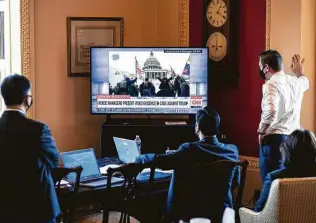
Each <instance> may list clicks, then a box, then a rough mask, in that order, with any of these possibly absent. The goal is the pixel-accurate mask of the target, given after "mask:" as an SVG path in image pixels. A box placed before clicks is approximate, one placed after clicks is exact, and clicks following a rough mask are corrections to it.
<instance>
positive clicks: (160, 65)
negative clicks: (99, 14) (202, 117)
mask: <svg viewBox="0 0 316 223" xmlns="http://www.w3.org/2000/svg"><path fill="white" fill-rule="evenodd" d="M90 58H91V61H90V67H91V113H92V114H132V113H133V114H136V113H137V114H194V113H196V111H197V110H198V109H200V108H202V107H204V106H206V105H207V74H208V71H207V67H208V66H207V63H208V49H207V48H108V47H92V48H91V52H90Z"/></svg>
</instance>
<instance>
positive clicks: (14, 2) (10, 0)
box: [0, 0, 21, 113]
mask: <svg viewBox="0 0 316 223" xmlns="http://www.w3.org/2000/svg"><path fill="white" fill-rule="evenodd" d="M20 27H21V26H20V0H0V81H2V80H3V78H4V77H5V76H6V75H8V74H10V73H21V34H20V32H21V28H20ZM3 109H4V106H3V101H2V100H1V103H0V113H2V111H3Z"/></svg>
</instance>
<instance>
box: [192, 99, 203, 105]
mask: <svg viewBox="0 0 316 223" xmlns="http://www.w3.org/2000/svg"><path fill="white" fill-rule="evenodd" d="M191 105H202V101H201V100H191Z"/></svg>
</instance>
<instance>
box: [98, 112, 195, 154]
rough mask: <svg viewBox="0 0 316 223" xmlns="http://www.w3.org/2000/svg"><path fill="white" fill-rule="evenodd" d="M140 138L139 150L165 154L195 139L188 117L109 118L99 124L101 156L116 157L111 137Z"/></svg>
mask: <svg viewBox="0 0 316 223" xmlns="http://www.w3.org/2000/svg"><path fill="white" fill-rule="evenodd" d="M136 135H139V136H140V138H141V140H142V149H141V150H142V153H164V152H165V150H166V149H167V147H169V148H170V149H171V150H175V149H177V148H178V147H179V146H180V145H181V144H182V143H185V142H193V141H197V137H196V135H195V132H194V123H193V122H192V120H191V119H189V120H188V119H185V120H172V119H171V120H166V119H113V118H111V119H109V120H107V121H106V122H104V123H103V125H102V127H101V139H100V144H101V145H100V147H101V157H111V156H117V152H116V149H115V145H114V142H113V137H120V138H126V139H132V140H133V139H135V136H136Z"/></svg>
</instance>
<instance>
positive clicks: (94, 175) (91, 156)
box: [60, 148, 124, 188]
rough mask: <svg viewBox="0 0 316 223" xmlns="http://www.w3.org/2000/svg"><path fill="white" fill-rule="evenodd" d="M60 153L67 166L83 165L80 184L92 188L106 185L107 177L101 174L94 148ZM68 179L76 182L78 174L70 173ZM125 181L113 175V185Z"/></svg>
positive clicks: (70, 181)
mask: <svg viewBox="0 0 316 223" xmlns="http://www.w3.org/2000/svg"><path fill="white" fill-rule="evenodd" d="M60 155H61V159H62V161H63V164H64V166H65V167H76V166H82V168H83V170H82V172H81V176H80V186H83V187H90V188H96V187H103V186H106V184H107V177H106V176H103V175H102V174H101V172H100V168H99V166H98V163H97V159H96V157H95V153H94V150H93V149H92V148H89V149H82V150H75V151H70V152H63V153H61V154H60ZM67 181H69V183H72V184H73V183H75V181H76V174H74V173H73V174H69V175H68V176H67ZM123 181H124V179H122V178H118V177H112V179H111V182H112V184H113V185H114V184H119V183H121V182H123Z"/></svg>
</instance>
